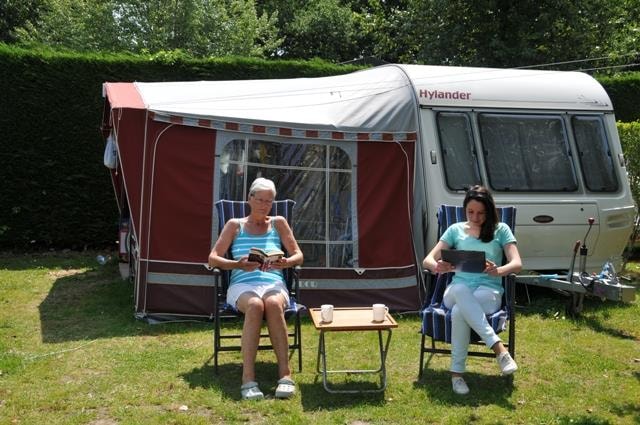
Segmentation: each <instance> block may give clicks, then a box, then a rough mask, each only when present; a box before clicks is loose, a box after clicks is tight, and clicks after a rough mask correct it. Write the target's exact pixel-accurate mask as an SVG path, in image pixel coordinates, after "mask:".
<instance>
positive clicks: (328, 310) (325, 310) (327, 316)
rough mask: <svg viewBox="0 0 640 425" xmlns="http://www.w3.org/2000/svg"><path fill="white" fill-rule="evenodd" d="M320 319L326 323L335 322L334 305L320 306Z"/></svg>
mask: <svg viewBox="0 0 640 425" xmlns="http://www.w3.org/2000/svg"><path fill="white" fill-rule="evenodd" d="M320 318H321V319H322V321H323V322H325V323H331V322H333V305H331V304H322V305H321V306H320Z"/></svg>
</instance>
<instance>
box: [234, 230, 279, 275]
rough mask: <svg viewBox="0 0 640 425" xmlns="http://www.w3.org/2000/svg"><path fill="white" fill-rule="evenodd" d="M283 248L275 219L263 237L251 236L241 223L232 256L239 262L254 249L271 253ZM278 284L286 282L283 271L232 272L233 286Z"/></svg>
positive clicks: (235, 270) (237, 270)
mask: <svg viewBox="0 0 640 425" xmlns="http://www.w3.org/2000/svg"><path fill="white" fill-rule="evenodd" d="M281 246H282V243H281V242H280V234H279V233H278V231H277V230H276V226H274V224H273V218H272V219H271V230H269V231H268V232H266V233H263V234H262V235H251V234H249V233H247V232H245V230H244V223H240V233H239V234H238V236H236V238H235V240H234V241H233V245H231V256H232V257H233V259H234V260H239V259H240V258H242V257H243V256H245V255H248V254H249V249H251V248H252V247H255V248H261V249H263V250H265V251H269V250H273V249H281ZM277 282H284V278H283V276H282V270H279V269H271V270H269V271H266V272H263V271H261V270H259V269H258V270H254V271H252V272H246V271H244V270H242V269H233V270H232V271H231V283H230V284H231V285H233V284H234V283H247V284H265V283H277Z"/></svg>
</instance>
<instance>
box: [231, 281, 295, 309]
mask: <svg viewBox="0 0 640 425" xmlns="http://www.w3.org/2000/svg"><path fill="white" fill-rule="evenodd" d="M245 292H253V293H254V294H256V295H257V296H259V297H260V298H264V296H265V295H266V294H268V293H270V292H279V293H281V294H282V296H283V297H284V300H285V302H286V305H289V291H287V287H286V286H285V285H284V283H282V282H279V283H265V284H257V285H251V284H248V283H234V284H233V285H230V286H229V289H227V304H229V305H232V306H233V307H234V308H238V306H237V305H236V303H237V302H238V298H240V295H242V294H244V293H245Z"/></svg>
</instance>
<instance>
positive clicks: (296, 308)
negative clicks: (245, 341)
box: [212, 200, 306, 374]
mask: <svg viewBox="0 0 640 425" xmlns="http://www.w3.org/2000/svg"><path fill="white" fill-rule="evenodd" d="M225 202H226V203H233V204H234V205H232V210H233V211H234V212H237V211H242V213H243V214H244V211H245V208H246V210H248V208H249V207H248V204H247V203H246V202H244V201H227V200H221V201H218V202H216V208H218V211H220V209H221V208H223V205H222V203H225ZM242 204H245V205H242ZM294 205H295V202H294V201H292V200H281V201H274V206H273V207H272V210H271V212H274V211H276V212H278V211H279V210H280V211H282V209H283V208H284V211H286V212H287V214H286V215H285V214H281V215H285V218H287V221H289V220H290V219H291V217H292V216H291V210H292V209H293V206H294ZM238 207H239V209H238ZM271 215H277V214H271ZM243 216H244V215H243ZM230 218H239V217H233V216H232V217H229V219H230ZM226 221H227V218H225V217H224V216H223V215H222V214H219V224H220V226H219V228H220V229H222V226H224V223H226ZM301 269H302V268H301V267H300V266H295V267H294V268H291V269H285V270H283V272H284V277H285V283H286V284H287V289H288V290H289V297H290V300H291V301H292V304H293V305H290V306H289V307H288V308H287V309H286V310H285V319H289V318H290V317H291V316H294V322H293V329H290V326H289V325H287V328H288V330H287V336H288V338H289V352H290V354H289V357H290V358H291V357H292V356H293V354H294V352H295V351H297V352H298V371H300V372H301V371H302V331H301V320H300V316H301V313H302V312H303V311H304V310H306V307H305V306H304V305H302V304H299V303H298V302H297V299H298V293H299V288H300V279H299V276H300V270H301ZM212 272H213V275H214V282H215V290H214V299H213V301H214V306H215V315H214V325H213V365H214V373H216V374H217V373H218V364H219V362H218V356H219V354H220V352H224V351H241V349H242V346H241V344H240V343H239V342H238V343H235V344H233V343H231V341H234V340H235V341H238V340H240V339H241V338H242V333H231V334H230V333H223V331H222V321H223V320H225V321H226V320H238V319H240V318H241V317H242V316H243V314H242V313H241V312H239V311H237V310H236V309H235V308H233V307H231V306H229V305H228V304H227V302H226V299H227V288H228V283H227V282H228V275H229V273H230V271H228V270H221V269H220V268H218V267H214V268H213V269H212ZM288 322H289V320H287V323H288ZM268 337H269V334H268V333H266V332H263V331H261V332H260V340H262V339H264V338H268ZM223 341H228V343H224V342H223ZM271 349H273V346H272V345H271V344H270V343H269V344H266V343H259V344H258V350H271Z"/></svg>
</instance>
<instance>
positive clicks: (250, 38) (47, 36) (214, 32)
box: [17, 0, 281, 56]
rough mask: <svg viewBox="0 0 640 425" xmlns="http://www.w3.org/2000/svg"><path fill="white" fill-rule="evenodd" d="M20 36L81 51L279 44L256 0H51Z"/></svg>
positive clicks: (261, 52) (256, 49)
mask: <svg viewBox="0 0 640 425" xmlns="http://www.w3.org/2000/svg"><path fill="white" fill-rule="evenodd" d="M49 1H50V4H51V8H50V10H48V11H47V12H46V13H44V14H43V15H42V16H41V18H40V21H39V23H38V25H37V26H24V27H23V28H20V29H19V30H18V31H17V33H18V40H19V41H23V42H39V43H43V44H47V45H52V46H57V47H64V48H69V49H73V50H78V51H95V50H102V51H123V50H124V51H130V52H135V53H140V52H148V53H157V52H161V51H170V50H178V49H179V50H182V51H184V52H186V53H188V54H192V55H194V56H223V55H243V56H265V55H267V54H269V53H270V52H272V51H274V50H275V49H277V48H278V46H279V45H280V43H281V40H280V39H278V37H277V27H276V22H277V17H276V16H275V15H268V14H265V13H263V14H262V15H261V16H258V15H257V12H256V8H255V3H254V0H217V1H213V0H211V1H210V0H49Z"/></svg>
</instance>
